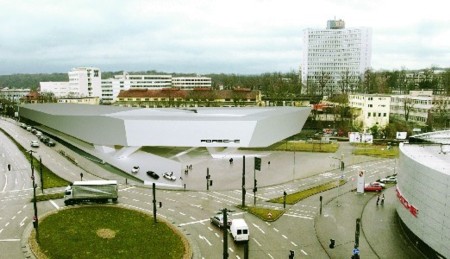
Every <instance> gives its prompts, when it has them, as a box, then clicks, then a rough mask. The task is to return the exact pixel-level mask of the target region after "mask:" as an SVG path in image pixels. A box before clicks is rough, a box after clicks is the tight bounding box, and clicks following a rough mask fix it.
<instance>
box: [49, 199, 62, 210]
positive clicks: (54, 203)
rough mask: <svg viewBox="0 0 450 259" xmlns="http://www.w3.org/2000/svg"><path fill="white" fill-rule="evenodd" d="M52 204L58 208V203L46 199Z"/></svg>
mask: <svg viewBox="0 0 450 259" xmlns="http://www.w3.org/2000/svg"><path fill="white" fill-rule="evenodd" d="M48 201H49V202H50V203H51V204H52V205H53V207H55V208H56V209H57V210H59V206H58V204H56V202H54V201H53V200H48Z"/></svg>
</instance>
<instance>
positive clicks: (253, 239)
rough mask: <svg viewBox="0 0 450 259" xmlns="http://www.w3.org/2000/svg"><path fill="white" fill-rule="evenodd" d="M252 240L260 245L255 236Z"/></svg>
mask: <svg viewBox="0 0 450 259" xmlns="http://www.w3.org/2000/svg"><path fill="white" fill-rule="evenodd" d="M253 241H255V243H256V244H257V245H259V246H262V245H261V244H260V243H259V242H258V240H256V239H255V238H253Z"/></svg>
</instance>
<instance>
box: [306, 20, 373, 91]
mask: <svg viewBox="0 0 450 259" xmlns="http://www.w3.org/2000/svg"><path fill="white" fill-rule="evenodd" d="M303 45H304V47H303V60H302V82H303V83H304V84H305V85H306V88H305V89H302V92H304V93H314V94H324V95H332V94H334V93H339V92H343V91H344V92H353V91H354V90H356V85H357V83H358V81H359V80H360V78H361V76H362V75H363V74H364V72H365V71H366V70H367V69H368V68H370V66H371V56H372V30H371V29H370V28H364V27H361V28H348V29H346V28H345V22H344V21H343V20H329V21H328V22H327V28H326V29H311V28H308V29H305V30H304V31H303Z"/></svg>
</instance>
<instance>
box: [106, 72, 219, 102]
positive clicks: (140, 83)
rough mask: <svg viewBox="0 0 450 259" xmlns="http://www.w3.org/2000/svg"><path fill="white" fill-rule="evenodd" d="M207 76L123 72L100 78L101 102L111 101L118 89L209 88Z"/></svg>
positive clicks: (115, 97)
mask: <svg viewBox="0 0 450 259" xmlns="http://www.w3.org/2000/svg"><path fill="white" fill-rule="evenodd" d="M211 85H212V82H211V78H209V77H200V76H193V77H173V76H172V75H129V74H127V73H123V74H122V75H116V76H114V78H109V79H104V80H102V96H101V98H102V102H103V103H113V102H115V101H116V100H117V97H118V95H119V93H120V91H123V90H130V89H159V90H161V89H165V88H170V87H174V88H177V89H183V90H192V89H195V88H211Z"/></svg>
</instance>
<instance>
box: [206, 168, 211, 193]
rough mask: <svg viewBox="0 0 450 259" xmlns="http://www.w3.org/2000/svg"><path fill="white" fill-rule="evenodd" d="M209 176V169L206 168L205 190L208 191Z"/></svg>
mask: <svg viewBox="0 0 450 259" xmlns="http://www.w3.org/2000/svg"><path fill="white" fill-rule="evenodd" d="M210 178H211V175H209V167H207V168H206V190H207V191H209V179H210Z"/></svg>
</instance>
